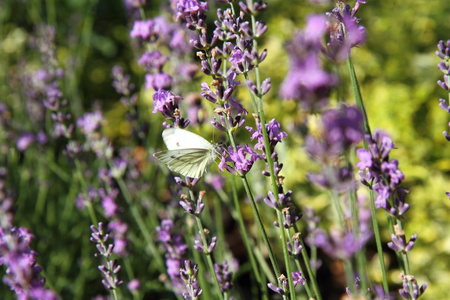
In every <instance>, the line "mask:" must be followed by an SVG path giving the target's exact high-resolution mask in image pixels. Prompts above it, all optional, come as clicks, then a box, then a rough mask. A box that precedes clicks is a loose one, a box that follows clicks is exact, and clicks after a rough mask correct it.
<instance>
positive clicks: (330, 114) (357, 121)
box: [305, 106, 364, 163]
mask: <svg viewBox="0 0 450 300" xmlns="http://www.w3.org/2000/svg"><path fill="white" fill-rule="evenodd" d="M322 124H323V130H322V132H321V137H320V139H317V138H316V137H313V136H312V135H309V136H307V137H306V142H305V144H306V151H307V152H308V153H309V154H310V155H311V157H313V158H314V159H316V160H317V161H319V162H323V163H327V162H333V161H335V159H336V158H337V157H338V156H339V155H341V154H343V153H344V151H346V150H348V149H349V148H350V147H351V146H353V145H356V144H358V143H359V142H360V141H361V140H362V138H363V135H364V134H363V129H362V114H361V113H360V111H359V110H358V109H357V108H356V107H351V106H342V107H341V108H340V109H330V110H327V111H326V112H325V113H324V114H323V117H322Z"/></svg>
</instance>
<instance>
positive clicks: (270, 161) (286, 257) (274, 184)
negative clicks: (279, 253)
mask: <svg viewBox="0 0 450 300" xmlns="http://www.w3.org/2000/svg"><path fill="white" fill-rule="evenodd" d="M252 2H253V1H251V0H250V4H251V5H252ZM251 23H252V29H253V32H256V19H255V16H254V15H252V16H251ZM253 47H254V50H255V51H256V52H258V42H257V40H256V39H253ZM254 70H255V76H256V88H257V90H258V93H259V95H256V98H257V101H255V97H254V96H253V93H252V92H251V91H250V90H249V92H250V97H251V99H252V102H253V103H254V106H255V102H256V107H257V114H258V117H259V121H260V123H261V131H262V133H263V137H264V148H265V154H266V160H267V164H268V166H269V171H270V178H271V181H272V189H273V193H274V195H275V199H276V201H277V202H278V201H279V195H278V184H277V176H276V175H275V170H274V166H273V159H272V151H271V149H270V143H269V137H268V135H267V129H266V117H265V114H264V109H263V101H262V97H261V96H260V95H261V76H260V73H259V66H258V64H257V65H255V68H254ZM246 79H248V75H247V74H246ZM277 218H278V223H279V224H280V235H281V243H282V249H283V257H284V263H285V266H286V273H287V274H286V275H287V278H288V282H289V291H290V298H291V299H292V300H294V299H295V288H294V281H293V279H292V272H291V265H290V258H289V252H288V249H287V239H286V233H285V231H284V229H283V227H282V226H283V225H282V224H283V216H282V214H281V212H280V211H279V210H277Z"/></svg>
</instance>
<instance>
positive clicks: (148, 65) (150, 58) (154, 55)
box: [138, 50, 168, 72]
mask: <svg viewBox="0 0 450 300" xmlns="http://www.w3.org/2000/svg"><path fill="white" fill-rule="evenodd" d="M167 59H168V57H167V56H165V55H163V54H162V53H161V52H159V51H158V50H155V51H153V52H145V53H144V54H143V55H142V56H141V58H140V59H139V61H138V64H139V65H140V66H144V67H145V70H146V71H147V72H151V71H156V72H161V71H162V68H163V66H164V64H165V63H166V61H167Z"/></svg>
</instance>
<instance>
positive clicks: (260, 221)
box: [241, 176, 292, 278]
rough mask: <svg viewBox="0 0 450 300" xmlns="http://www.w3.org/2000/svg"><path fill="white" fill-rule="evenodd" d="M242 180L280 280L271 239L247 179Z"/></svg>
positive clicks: (243, 177)
mask: <svg viewBox="0 0 450 300" xmlns="http://www.w3.org/2000/svg"><path fill="white" fill-rule="evenodd" d="M241 179H242V183H243V184H244V189H245V192H246V193H247V196H248V197H249V200H250V206H251V208H252V211H253V215H254V217H255V220H256V225H257V226H258V229H259V232H260V233H261V236H262V239H263V241H264V244H265V245H266V247H267V253H268V254H269V258H270V262H271V263H272V267H273V270H274V271H275V275H276V277H277V278H278V277H280V275H281V273H280V268H279V267H278V263H277V260H276V258H275V255H274V254H273V250H272V246H271V245H270V242H269V238H268V237H267V233H266V230H265V228H264V224H263V222H262V219H261V216H260V214H259V211H258V207H257V206H256V202H255V199H254V198H253V194H252V192H251V190H250V186H249V184H248V181H247V177H245V176H242V177H241ZM291 277H292V275H291Z"/></svg>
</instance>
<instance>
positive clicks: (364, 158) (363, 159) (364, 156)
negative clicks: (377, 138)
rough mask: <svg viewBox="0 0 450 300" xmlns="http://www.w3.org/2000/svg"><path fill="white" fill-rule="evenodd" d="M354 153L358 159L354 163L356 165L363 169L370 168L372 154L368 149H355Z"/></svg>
mask: <svg viewBox="0 0 450 300" xmlns="http://www.w3.org/2000/svg"><path fill="white" fill-rule="evenodd" d="M356 155H358V157H359V159H360V161H359V162H358V163H357V164H356V167H357V168H359V169H361V170H363V169H365V168H370V167H371V166H372V155H371V154H370V151H368V150H366V149H358V150H356Z"/></svg>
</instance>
